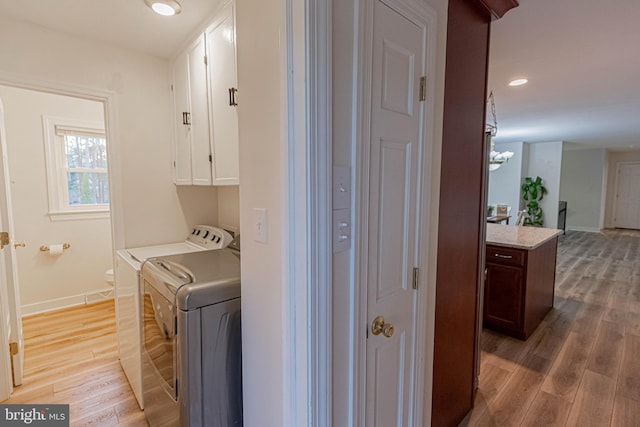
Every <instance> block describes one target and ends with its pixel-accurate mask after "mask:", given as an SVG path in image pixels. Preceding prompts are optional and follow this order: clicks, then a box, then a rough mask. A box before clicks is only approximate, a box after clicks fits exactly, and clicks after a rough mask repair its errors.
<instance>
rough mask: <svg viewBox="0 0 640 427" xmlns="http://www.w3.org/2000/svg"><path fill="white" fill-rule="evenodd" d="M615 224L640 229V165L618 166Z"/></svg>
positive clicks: (624, 164)
mask: <svg viewBox="0 0 640 427" xmlns="http://www.w3.org/2000/svg"><path fill="white" fill-rule="evenodd" d="M616 186H617V188H616V205H615V224H616V227H618V228H633V229H640V163H622V164H619V165H618V177H617V184H616Z"/></svg>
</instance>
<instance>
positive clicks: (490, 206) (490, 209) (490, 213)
mask: <svg viewBox="0 0 640 427" xmlns="http://www.w3.org/2000/svg"><path fill="white" fill-rule="evenodd" d="M492 215H493V205H488V206H487V216H492Z"/></svg>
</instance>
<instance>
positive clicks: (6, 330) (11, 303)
mask: <svg viewBox="0 0 640 427" xmlns="http://www.w3.org/2000/svg"><path fill="white" fill-rule="evenodd" d="M5 135H6V134H5V127H4V109H3V106H2V102H1V100H0V231H3V232H6V233H8V236H9V240H10V242H9V245H7V246H5V247H4V248H3V249H2V250H0V268H1V270H2V271H0V276H1V277H0V286H2V292H0V298H1V299H2V300H3V301H0V303H1V304H2V305H1V306H0V309H1V310H2V313H1V320H0V322H1V325H0V328H1V329H2V330H3V331H2V333H0V339H1V340H2V341H0V347H2V352H0V356H3V357H4V356H6V359H4V360H5V363H6V361H8V360H10V357H9V356H8V351H7V350H8V343H9V342H12V343H15V345H17V346H18V348H17V350H18V352H17V354H16V355H15V356H13V364H14V371H13V382H15V384H16V385H20V384H22V374H23V366H24V360H23V355H24V343H23V339H22V315H21V313H20V293H19V289H20V288H19V287H18V267H17V264H16V253H15V246H14V230H13V217H12V214H11V212H12V211H11V188H10V186H9V185H10V181H9V171H8V164H7V145H6V136H5ZM5 352H6V353H5ZM0 369H2V367H0ZM0 378H2V376H1V375H0ZM0 381H1V380H0ZM10 382H11V376H10V377H9V385H8V386H9V390H10V389H11V384H10ZM2 389H5V390H6V388H5V387H3V385H2V384H0V393H1V392H2ZM0 400H2V396H0Z"/></svg>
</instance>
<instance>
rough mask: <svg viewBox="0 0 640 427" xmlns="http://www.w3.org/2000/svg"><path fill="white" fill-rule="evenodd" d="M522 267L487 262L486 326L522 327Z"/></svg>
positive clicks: (513, 328)
mask: <svg viewBox="0 0 640 427" xmlns="http://www.w3.org/2000/svg"><path fill="white" fill-rule="evenodd" d="M523 295H524V282H523V269H522V268H521V267H514V266H510V265H499V264H490V263H487V280H486V282H485V287H484V323H485V325H486V326H493V327H496V328H500V329H501V328H504V329H508V330H513V331H518V330H520V329H521V328H522V310H523V306H522V304H523Z"/></svg>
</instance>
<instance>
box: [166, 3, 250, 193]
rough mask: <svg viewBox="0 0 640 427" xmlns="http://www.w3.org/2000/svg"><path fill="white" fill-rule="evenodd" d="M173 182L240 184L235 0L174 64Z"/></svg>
mask: <svg viewBox="0 0 640 427" xmlns="http://www.w3.org/2000/svg"><path fill="white" fill-rule="evenodd" d="M172 88H173V102H174V122H175V138H174V139H175V149H174V154H175V158H174V169H175V171H174V181H175V183H176V184H177V185H237V184H238V116H237V111H236V105H237V102H236V101H237V83H236V43H235V21H234V6H233V3H231V4H229V5H227V6H226V7H225V8H224V9H223V10H222V11H221V13H220V14H219V15H218V16H217V17H216V19H215V20H214V21H213V24H212V25H211V26H209V28H208V29H207V30H206V31H205V33H204V34H202V35H200V36H199V37H198V39H197V40H195V41H194V42H193V43H192V44H191V45H190V46H189V48H188V49H187V51H186V52H184V53H182V54H181V55H180V56H178V57H177V58H176V61H175V62H174V65H173V86H172Z"/></svg>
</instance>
